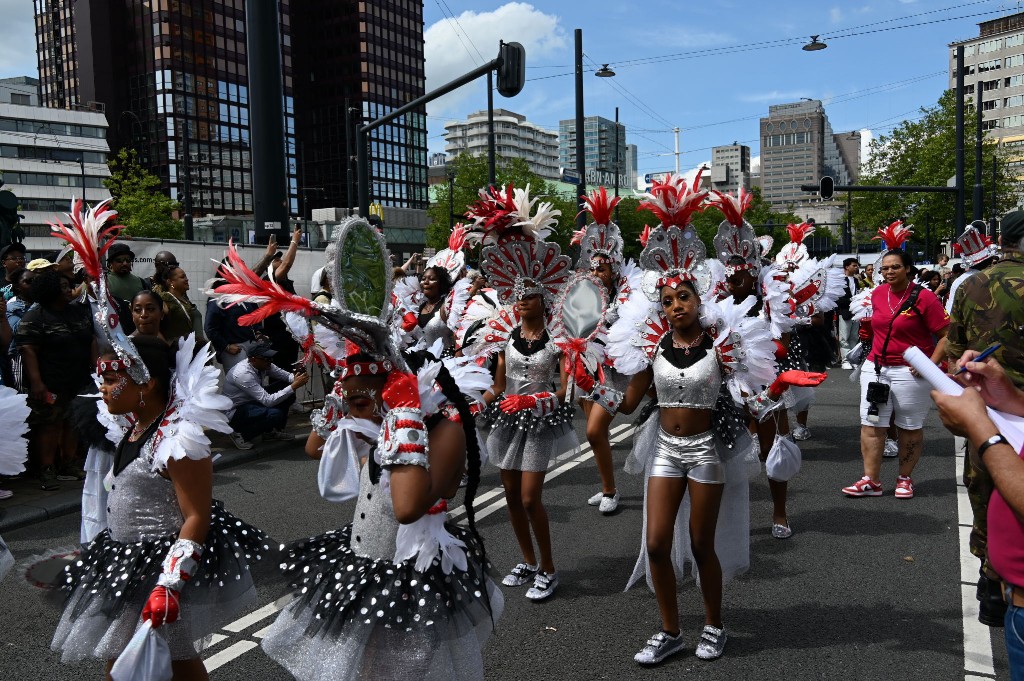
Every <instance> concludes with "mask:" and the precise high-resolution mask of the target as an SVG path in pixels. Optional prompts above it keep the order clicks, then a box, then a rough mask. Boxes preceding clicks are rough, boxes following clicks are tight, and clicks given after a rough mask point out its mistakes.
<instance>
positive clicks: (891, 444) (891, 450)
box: [882, 438, 900, 459]
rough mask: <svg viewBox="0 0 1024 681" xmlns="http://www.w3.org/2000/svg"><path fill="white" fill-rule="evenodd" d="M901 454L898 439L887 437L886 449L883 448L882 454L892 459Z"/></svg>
mask: <svg viewBox="0 0 1024 681" xmlns="http://www.w3.org/2000/svg"><path fill="white" fill-rule="evenodd" d="M899 455H900V445H899V443H898V442H896V440H890V439H889V438H885V449H883V450H882V456H884V457H885V458H887V459H892V458H894V457H897V456H899Z"/></svg>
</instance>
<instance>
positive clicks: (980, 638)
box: [953, 437, 996, 681]
mask: <svg viewBox="0 0 1024 681" xmlns="http://www.w3.org/2000/svg"><path fill="white" fill-rule="evenodd" d="M953 451H954V453H955V454H956V459H955V461H956V467H955V471H956V508H957V517H958V522H959V523H960V527H959V530H960V603H961V608H962V611H963V622H964V681H981V680H982V679H985V680H986V681H991V680H992V678H993V677H995V673H996V670H995V666H994V664H993V662H992V633H991V630H990V629H989V628H988V627H986V626H985V625H984V624H982V623H981V622H979V621H978V599H977V598H975V592H976V590H977V588H978V559H977V558H975V557H974V555H973V554H972V553H971V547H970V537H971V527H972V526H973V525H974V513H973V511H971V504H970V500H969V499H968V497H967V488H966V487H964V484H963V472H964V439H963V438H962V437H958V438H956V439H955V440H954V444H953ZM978 674H985V676H977V675H978Z"/></svg>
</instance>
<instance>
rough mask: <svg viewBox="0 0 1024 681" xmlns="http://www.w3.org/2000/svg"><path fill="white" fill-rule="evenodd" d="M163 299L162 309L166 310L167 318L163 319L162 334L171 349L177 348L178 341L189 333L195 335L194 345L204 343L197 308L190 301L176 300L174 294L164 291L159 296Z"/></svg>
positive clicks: (201, 324) (201, 321)
mask: <svg viewBox="0 0 1024 681" xmlns="http://www.w3.org/2000/svg"><path fill="white" fill-rule="evenodd" d="M160 297H161V298H163V301H164V307H166V308H167V316H166V317H164V322H163V332H164V338H166V339H167V342H168V343H170V344H171V346H172V347H178V339H179V338H184V337H185V336H188V335H189V334H191V333H195V334H196V343H197V344H201V343H205V342H206V340H205V339H204V338H203V316H202V314H200V312H199V308H197V307H196V306H195V304H193V303H192V301H190V300H184V301H181V300H178V299H177V298H175V297H174V294H172V293H168V292H166V291H164V292H162V293H161V294H160Z"/></svg>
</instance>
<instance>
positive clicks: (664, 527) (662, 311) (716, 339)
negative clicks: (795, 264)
mask: <svg viewBox="0 0 1024 681" xmlns="http://www.w3.org/2000/svg"><path fill="white" fill-rule="evenodd" d="M698 182H699V177H698V179H697V181H695V182H694V184H693V186H688V185H687V184H686V181H685V179H684V178H682V177H678V176H669V177H668V178H667V179H666V181H665V182H664V183H657V184H655V185H654V187H653V188H652V190H651V192H650V193H649V194H647V195H645V199H646V200H645V201H644V202H643V203H642V204H641V205H642V207H644V208H647V209H649V210H651V211H652V212H654V213H655V215H656V216H657V217H658V218H659V219H660V221H661V224H660V225H659V226H657V227H656V228H654V229H653V230H651V231H650V232H649V234H648V235H647V243H646V245H645V247H644V250H643V252H642V254H641V256H640V266H641V268H642V269H643V270H644V275H643V282H642V285H641V290H642V292H643V296H634V297H633V298H631V300H630V301H629V302H628V303H627V304H626V305H624V306H623V308H622V309H621V313H620V318H619V320H618V322H616V324H615V325H613V327H612V329H611V330H610V331H609V335H608V343H609V354H610V355H611V356H612V357H613V359H614V361H615V366H616V368H617V369H620V370H623V371H625V372H626V373H633V374H635V375H634V376H633V378H632V379H631V381H630V384H629V386H628V388H627V390H626V392H625V394H624V395H623V394H620V393H618V392H617V391H616V390H614V389H613V388H611V387H609V386H606V385H594V383H593V380H592V379H590V377H589V376H588V375H587V374H586V373H585V372H581V371H577V375H576V376H575V378H576V380H577V382H578V384H579V386H580V388H581V389H583V390H591V392H590V395H589V397H590V399H593V400H594V401H595V402H597V403H599V404H601V405H602V406H606V408H610V409H612V410H615V411H621V412H623V413H631V412H632V411H633V410H634V409H635V408H636V407H637V406H638V405H639V403H640V401H641V400H642V399H643V396H644V395H645V394H646V393H647V391H648V390H649V389H650V388H651V387H652V386H653V387H654V388H655V390H656V392H657V398H658V407H659V409H658V411H659V416H658V418H656V419H649V420H648V421H647V422H646V424H645V425H644V426H642V427H641V429H640V430H639V431H638V434H637V435H636V437H635V438H634V446H633V451H632V453H631V454H630V458H629V460H627V471H630V472H640V471H644V472H645V474H646V500H645V514H644V515H645V517H644V520H645V522H644V538H643V542H642V545H641V555H640V559H639V560H638V561H637V566H636V569H635V570H634V572H633V576H632V577H631V579H630V581H629V584H628V585H627V588H629V586H632V584H634V583H635V582H636V581H638V580H639V579H640V578H641V576H643V575H644V573H645V572H647V571H648V570H649V574H648V583H649V584H650V585H651V586H652V588H653V589H654V592H655V595H656V597H657V600H658V606H659V610H660V612H661V620H662V623H661V624H662V626H661V630H659V631H658V632H657V633H655V634H654V635H653V636H652V637H651V638H650V639H649V640H648V641H647V643H646V644H645V645H644V647H643V649H642V650H641V651H640V652H639V653H637V655H636V656H635V658H634V659H635V660H636V661H637V662H638V663H640V664H644V665H650V664H657V663H659V662H661V661H662V660H664V659H665V658H667V657H668V656H670V655H672V654H675V653H677V652H679V651H680V650H682V647H683V637H682V634H681V633H680V628H679V611H678V604H677V594H676V578H677V571H678V574H679V576H682V575H683V570H684V569H685V564H686V563H687V562H691V563H693V564H694V565H695V567H696V570H697V573H698V579H699V580H700V587H701V594H702V596H703V599H704V627H703V630H702V632H701V635H700V640H699V641H698V643H697V649H696V653H697V656H698V657H700V658H701V659H705V660H711V659H715V658H717V657H720V656H721V655H722V652H723V651H724V648H725V643H726V632H725V628H724V626H723V623H722V615H721V600H722V584H723V580H724V579H727V578H729V577H731V576H732V575H735V574H738V573H740V572H742V571H744V570H745V569H746V568H747V567H748V565H749V543H750V537H749V534H750V530H749V522H750V520H749V476H750V475H751V474H752V471H756V470H757V469H758V467H759V466H758V464H757V460H756V458H752V457H753V453H752V451H751V447H750V438H749V436H748V435H747V431H746V429H745V427H744V426H745V423H744V418H743V416H742V412H741V411H739V410H738V409H737V408H736V403H737V402H738V403H743V402H745V403H746V404H748V405H749V406H750V407H751V409H752V410H753V411H754V413H756V414H758V415H759V416H761V417H764V416H766V415H767V414H768V413H769V412H770V411H771V410H772V409H775V408H777V407H778V404H779V403H778V399H779V397H780V396H781V393H782V391H783V390H784V389H785V387H786V385H788V384H789V383H791V382H792V383H814V382H820V380H821V379H822V378H823V377H822V376H814V375H808V374H802V373H799V372H796V373H794V374H788V375H787V374H783V375H782V376H780V377H779V378H776V377H775V362H774V357H773V353H774V350H775V344H774V343H773V342H772V339H771V335H770V333H769V331H768V327H767V325H766V324H765V323H764V322H763V321H762V320H760V319H757V318H754V317H748V316H746V313H747V311H748V310H749V309H750V308H751V307H752V306H753V305H754V304H755V302H756V301H755V299H754V298H748V299H747V300H745V301H743V302H742V303H741V304H739V305H736V304H734V303H733V302H732V300H724V301H722V302H721V303H715V302H714V301H713V298H714V296H715V290H716V287H717V285H718V284H719V283H720V281H721V274H722V273H721V268H720V267H719V266H718V262H717V261H716V260H714V259H706V257H705V249H704V245H703V243H701V241H700V239H699V237H698V236H697V233H696V230H695V229H694V228H693V227H692V226H691V225H690V218H691V216H692V214H693V213H694V212H695V211H698V210H700V209H701V203H702V201H703V199H704V196H705V192H702V191H698V189H697V187H698V186H699V185H698ZM702 296H703V297H705V298H704V299H703V300H702ZM773 380H774V383H773V384H772V385H771V387H770V388H768V389H766V390H762V386H764V385H766V384H768V383H772V381H773ZM726 386H727V388H726ZM723 388H726V389H723ZM684 498H686V499H687V504H686V505H685V506H683V509H682V512H680V507H681V505H682V504H683V501H684Z"/></svg>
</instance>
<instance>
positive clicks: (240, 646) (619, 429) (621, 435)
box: [204, 423, 633, 672]
mask: <svg viewBox="0 0 1024 681" xmlns="http://www.w3.org/2000/svg"><path fill="white" fill-rule="evenodd" d="M608 434H609V436H610V438H609V441H610V442H611V444H613V445H614V444H618V443H619V442H621V441H622V440H625V439H626V438H627V437H629V436H630V435H632V434H633V427H632V424H630V423H624V424H622V425H619V426H616V427H615V428H612V429H611V430H609V431H608ZM592 458H594V452H593V451H592V449H591V447H590V446H589V445H587V446H586V447H583V448H582V449H579V450H572V451H570V452H565V453H563V454H560V455H559V456H557V457H554V460H553V461H552V462H551V464H550V465H551V466H556V468H554V469H553V470H551V471H550V472H549V473H548V475H547V480H551V479H552V478H557V477H558V476H559V475H561V474H562V473H565V472H566V471H569V470H572V469H573V468H576V467H577V466H579V465H580V464H581V463H585V462H587V461H589V460H590V459H592ZM567 459H568V461H566V460H567ZM561 461H565V463H562V464H561V465H558V464H559V462H561ZM503 493H504V489H503V488H501V487H497V488H495V489H492V490H490V491H488V492H486V493H485V494H482V495H481V496H480V497H478V498H477V502H478V503H482V502H485V501H489V500H491V499H493V498H494V497H496V496H498V495H502V496H501V498H500V499H499V500H498V501H496V502H494V503H493V504H491V505H490V506H487V507H486V508H484V509H483V510H481V511H478V512H477V520H482V519H484V518H486V517H487V516H489V515H490V514H492V513H494V512H495V511H497V510H498V509H499V508H501V507H503V506H504V505H505V497H504V496H503ZM465 512H466V508H465V507H464V506H459V507H458V508H456V509H455V510H454V511H450V512H449V515H450V516H451V517H452V519H453V520H454V519H455V516H456V515H463V514H465ZM290 601H291V597H290V596H284V597H282V598H279V599H278V600H277V601H275V602H273V603H268V604H267V605H264V606H263V607H262V608H259V609H258V610H254V611H253V612H251V613H249V614H248V615H245V616H244V617H241V618H239V619H237V620H235V621H234V622H232V623H231V624H228V625H227V626H225V627H223V630H224V631H229V632H231V633H234V634H237V633H240V632H242V631H245V630H246V629H248V628H249V627H251V626H253V625H254V624H256V623H257V622H261V621H262V620H265V619H266V618H268V617H270V616H271V615H273V614H274V613H276V612H277V611H278V610H280V609H281V608H283V607H284V606H285V605H287V604H288V603H289V602H290ZM271 626H273V625H272V624H270V625H267V626H265V627H263V628H262V629H260V630H259V631H256V632H254V633H252V634H251V635H250V636H251V637H252V638H254V639H262V638H264V637H265V636H266V635H267V631H268V630H269V629H270V627H271ZM213 638H214V641H213V644H216V643H220V642H221V641H223V640H224V639H225V638H227V637H226V636H224V635H223V634H214V635H213ZM213 644H211V645H213ZM258 647H259V643H256V642H255V641H252V640H248V639H245V640H242V641H238V642H237V643H234V644H232V645H230V646H228V647H227V648H225V649H224V650H222V651H220V652H219V653H216V654H214V655H211V656H210V657H208V658H206V659H205V660H204V662H205V664H206V669H207V671H210V672H212V671H213V670H215V669H217V668H218V667H222V666H223V665H225V664H227V663H228V662H231V661H232V660H234V659H236V658H238V657H241V656H242V655H244V654H245V653H247V652H249V651H250V650H253V649H254V648H258Z"/></svg>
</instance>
